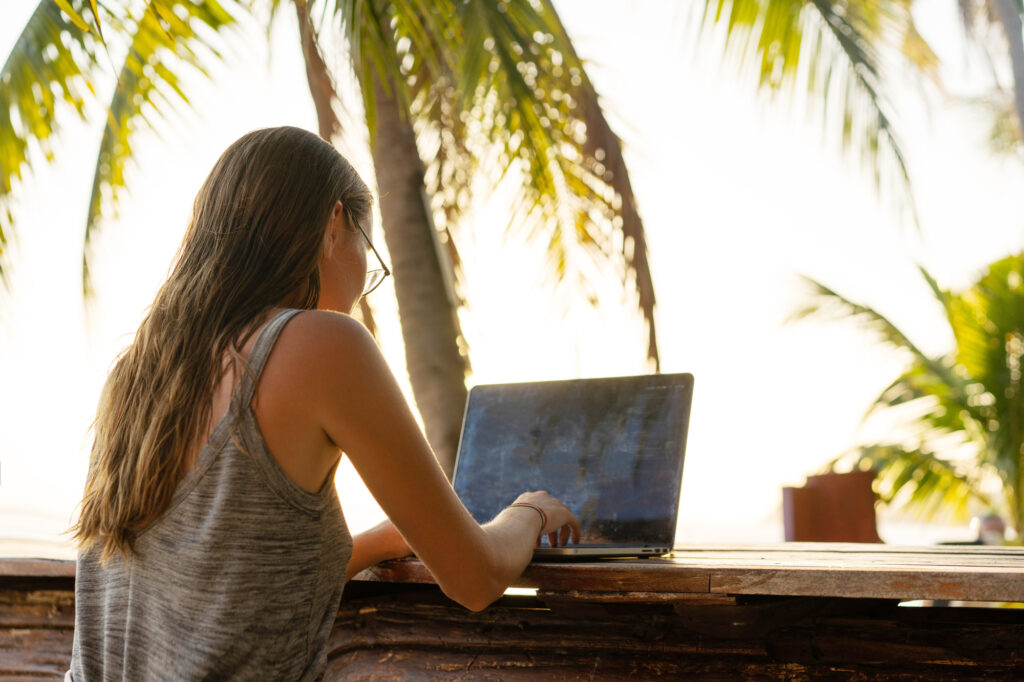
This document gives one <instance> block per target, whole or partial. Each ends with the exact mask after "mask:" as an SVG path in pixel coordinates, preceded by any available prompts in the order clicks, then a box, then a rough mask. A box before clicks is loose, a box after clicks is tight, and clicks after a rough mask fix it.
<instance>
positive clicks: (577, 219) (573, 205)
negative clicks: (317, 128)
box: [410, 0, 658, 366]
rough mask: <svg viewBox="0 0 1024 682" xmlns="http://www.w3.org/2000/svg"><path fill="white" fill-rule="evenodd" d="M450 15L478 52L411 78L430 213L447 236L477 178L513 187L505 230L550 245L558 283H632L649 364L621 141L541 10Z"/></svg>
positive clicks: (648, 293)
mask: <svg viewBox="0 0 1024 682" xmlns="http://www.w3.org/2000/svg"><path fill="white" fill-rule="evenodd" d="M458 10H459V12H458V14H457V16H456V24H457V30H458V32H459V35H460V36H461V37H462V43H463V44H464V45H472V46H476V47H474V49H466V48H462V49H461V50H460V51H459V52H458V53H457V54H455V55H454V58H455V63H454V65H453V66H450V67H449V68H446V70H444V71H441V72H434V71H432V68H434V67H433V66H432V65H428V64H426V62H425V60H424V59H421V58H418V57H417V58H416V59H413V60H412V64H413V69H414V71H413V72H411V73H410V76H411V77H412V78H413V79H414V80H415V81H416V83H418V84H420V87H419V88H418V89H417V90H416V92H415V94H416V96H415V99H414V102H413V106H412V111H413V115H414V118H415V120H416V126H417V133H418V139H419V142H420V145H421V154H422V156H423V157H424V158H425V159H426V160H427V180H428V190H430V191H431V192H436V193H437V194H438V196H436V197H435V199H434V204H433V208H434V210H435V213H439V214H441V217H442V219H443V221H444V225H445V226H446V229H451V228H452V227H454V226H455V225H456V223H457V221H458V220H459V218H460V216H461V214H462V211H463V210H464V209H465V208H467V207H468V206H469V205H470V203H471V201H472V197H473V196H474V195H475V194H478V192H479V190H480V189H481V188H480V187H478V186H476V183H478V182H479V177H480V171H484V174H485V175H486V176H487V177H488V180H489V182H490V183H491V186H492V187H497V186H498V185H501V184H502V183H504V182H506V181H511V182H515V183H516V185H515V186H516V195H515V197H514V198H513V199H512V207H511V208H512V210H511V211H510V212H509V222H508V225H507V228H506V229H509V230H511V231H518V232H520V233H523V234H525V235H526V236H527V237H528V238H529V239H532V240H538V241H541V242H543V243H545V244H548V245H549V249H548V251H547V256H546V263H545V266H546V270H547V271H548V273H550V275H551V276H552V277H553V278H554V279H556V280H562V279H566V278H568V279H571V281H572V283H573V285H580V286H581V287H582V288H583V289H593V281H596V280H597V279H598V278H600V277H602V276H604V271H605V270H606V269H607V268H608V265H609V264H612V265H613V266H614V267H615V268H616V269H617V270H619V271H620V272H621V274H622V276H623V277H626V278H628V277H630V276H631V275H633V274H635V281H636V287H637V292H638V295H639V303H640V308H641V311H642V312H643V314H644V317H645V321H646V322H647V324H648V339H649V341H648V356H649V357H650V359H651V360H652V361H653V363H654V364H655V366H657V364H658V352H657V335H656V328H655V325H654V306H655V296H654V287H653V281H652V278H651V274H650V266H649V262H648V253H647V244H646V235H645V233H644V230H643V224H642V221H641V220H640V217H639V213H638V211H637V207H636V201H635V198H634V196H633V191H632V187H631V185H630V183H629V175H628V172H627V170H626V168H625V164H624V163H623V160H622V151H621V143H620V141H619V139H618V138H617V137H616V136H615V135H614V133H613V132H612V131H611V128H610V126H609V125H608V123H607V121H606V120H605V118H604V115H603V113H602V112H601V109H600V105H599V102H598V98H597V94H596V92H595V91H594V89H593V85H592V84H591V83H590V81H589V79H588V78H587V76H586V72H585V70H584V67H583V64H582V63H581V62H580V60H579V58H578V56H577V55H576V53H575V52H574V50H573V49H572V45H571V43H570V41H569V38H568V36H567V35H566V33H565V29H564V27H562V25H561V23H560V20H559V18H558V15H557V14H556V13H554V10H553V7H551V5H550V3H547V2H542V3H541V4H540V7H539V8H535V7H532V6H529V5H526V4H521V3H501V4H500V6H495V5H494V4H493V3H488V2H481V1H479V0H475V1H473V2H466V3H462V4H461V5H459V6H458ZM448 62H449V60H438V65H440V66H442V67H448ZM581 254H582V255H585V258H580V257H579V255H581ZM596 298H597V297H596V296H590V297H589V299H590V300H595V301H596Z"/></svg>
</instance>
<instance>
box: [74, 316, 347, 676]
mask: <svg viewBox="0 0 1024 682" xmlns="http://www.w3.org/2000/svg"><path fill="white" fill-rule="evenodd" d="M298 312H300V311H298V310H286V311H283V312H282V313H280V314H278V315H276V316H275V317H274V318H273V319H272V320H271V321H270V322H269V323H267V324H266V325H264V328H263V330H262V331H261V332H260V334H259V336H258V338H257V340H256V343H255V345H254V346H253V349H252V352H251V354H250V356H249V367H250V368H251V370H252V378H250V377H249V376H247V375H246V374H245V373H243V376H242V378H241V380H240V381H239V383H238V386H237V388H236V389H235V394H234V395H233V396H232V400H231V406H230V407H229V408H228V412H227V414H226V415H225V416H224V418H223V419H222V420H221V422H220V423H219V424H218V425H217V426H216V428H215V429H214V431H213V434H212V435H211V436H210V439H209V441H208V442H207V443H206V445H205V446H204V447H203V449H202V450H201V451H200V453H199V455H198V457H197V461H196V466H194V467H192V469H191V470H190V471H189V473H188V474H187V475H186V476H185V478H184V479H183V480H182V481H181V483H180V484H179V486H178V489H177V491H176V492H175V495H174V497H173V499H172V501H171V504H170V506H169V507H168V509H167V511H166V512H165V513H164V514H163V515H162V516H161V517H160V518H159V519H158V520H157V521H155V522H154V523H153V524H152V525H151V526H150V527H149V528H147V529H146V530H145V531H143V533H142V534H141V535H139V537H138V541H137V543H136V548H137V552H138V555H137V556H136V557H134V558H133V559H131V560H130V561H128V562H126V563H125V562H122V561H121V559H120V558H114V559H112V560H111V561H110V562H109V564H108V565H107V566H105V567H104V566H102V565H101V564H100V562H99V559H98V552H96V551H93V550H90V551H88V552H84V553H80V554H79V557H78V573H77V577H76V582H75V638H74V649H73V653H72V658H71V672H72V676H73V678H74V680H75V682H92V680H199V679H203V680H222V679H245V680H270V679H274V680H315V679H318V678H319V677H321V676H322V675H323V672H324V669H325V667H326V664H327V652H326V645H327V636H328V635H329V634H330V631H331V627H332V625H333V623H334V618H335V614H336V613H337V611H338V605H339V602H340V600H341V591H342V588H343V587H344V584H345V571H346V568H347V565H348V561H349V558H350V557H351V555H352V539H351V536H350V535H349V532H348V528H347V527H346V525H345V519H344V517H343V516H342V512H341V505H340V504H339V502H338V494H337V491H336V490H335V487H334V475H333V474H334V472H333V471H332V472H331V475H329V476H328V477H327V481H326V482H325V483H324V486H323V488H321V490H320V491H319V492H316V493H310V492H307V491H305V490H303V489H302V488H300V487H299V486H298V485H296V484H295V483H294V482H293V481H292V480H291V479H290V478H288V476H287V475H286V474H285V473H284V472H283V471H281V469H280V467H278V465H277V462H276V461H275V460H274V458H273V456H272V455H271V454H270V452H269V451H268V450H267V445H266V443H265V442H264V440H263V436H262V435H261V434H260V430H259V427H258V426H257V424H256V418H255V415H254V414H253V412H252V409H251V408H250V407H249V403H250V401H251V400H252V396H253V393H254V391H255V388H256V383H257V382H258V380H259V377H260V374H261V373H262V371H263V366H264V365H265V364H266V361H267V357H268V356H269V355H270V351H271V349H272V348H273V346H274V342H275V341H276V340H277V336H278V334H280V332H281V329H282V328H283V327H284V325H285V324H286V323H287V322H288V320H290V319H291V318H292V317H293V316H294V315H295V314H296V313H298Z"/></svg>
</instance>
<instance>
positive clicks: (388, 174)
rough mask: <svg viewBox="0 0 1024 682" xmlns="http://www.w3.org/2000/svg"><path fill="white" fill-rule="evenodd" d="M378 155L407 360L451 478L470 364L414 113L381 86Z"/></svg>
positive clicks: (374, 138) (374, 148)
mask: <svg viewBox="0 0 1024 682" xmlns="http://www.w3.org/2000/svg"><path fill="white" fill-rule="evenodd" d="M374 85H375V87H374V96H375V99H376V114H375V116H374V122H373V124H374V129H373V131H372V133H373V134H372V135H371V138H370V139H371V152H372V154H373V164H374V168H375V169H376V172H377V189H378V192H379V193H380V213H381V220H382V221H383V223H384V239H385V241H386V242H387V245H388V252H389V254H390V256H391V261H392V266H391V268H392V270H393V271H394V276H395V295H396V297H397V298H398V314H399V318H400V321H401V324H402V337H403V339H404V340H405V360H406V365H407V367H408V370H409V379H410V381H411V383H412V390H413V396H414V398H415V400H416V405H417V407H418V408H419V411H420V415H421V416H422V417H423V426H424V428H425V429H426V433H427V440H429V441H430V445H431V447H433V449H434V453H435V454H436V455H437V459H438V461H439V462H440V464H441V468H442V469H444V471H445V474H446V475H447V476H448V477H449V478H451V475H452V472H453V470H454V466H455V453H456V450H457V448H458V444H459V434H460V432H461V430H462V415H463V412H464V410H465V406H466V372H467V368H468V363H467V359H466V357H465V355H463V353H462V352H460V343H459V341H460V339H461V336H462V335H461V330H460V328H459V322H458V318H457V316H456V306H455V301H454V299H453V296H452V294H451V292H450V291H449V287H448V285H447V283H446V280H445V278H444V274H443V272H442V269H441V264H440V255H439V248H440V245H439V243H438V238H437V232H436V230H435V228H434V224H433V220H432V218H431V215H430V210H429V208H428V206H427V202H426V197H425V195H424V178H423V162H422V160H421V159H420V156H419V151H418V149H417V148H416V135H415V132H414V130H413V127H412V124H411V123H410V118H409V115H408V112H407V111H405V110H404V108H403V107H402V106H401V105H400V104H399V102H398V101H397V100H396V99H395V97H394V96H393V95H392V94H391V93H392V92H394V88H387V87H385V86H384V85H383V84H382V83H380V82H379V80H377V78H376V77H375V79H374Z"/></svg>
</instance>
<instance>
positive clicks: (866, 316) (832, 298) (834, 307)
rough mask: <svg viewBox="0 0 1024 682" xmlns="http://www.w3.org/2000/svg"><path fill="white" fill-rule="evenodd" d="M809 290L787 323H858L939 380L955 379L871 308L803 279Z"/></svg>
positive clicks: (817, 283)
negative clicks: (821, 319)
mask: <svg viewBox="0 0 1024 682" xmlns="http://www.w3.org/2000/svg"><path fill="white" fill-rule="evenodd" d="M801 279H802V281H803V283H804V284H805V285H806V287H807V289H808V293H807V295H806V296H805V297H804V299H805V300H806V303H805V304H803V305H802V306H801V307H799V308H797V309H796V310H794V311H793V312H792V313H791V314H790V315H789V318H788V320H787V321H788V322H797V321H800V320H803V319H807V318H810V317H826V318H833V319H835V318H839V317H842V318H845V319H850V320H855V321H857V322H858V323H859V324H860V325H861V326H862V327H864V328H865V329H867V330H869V331H871V332H872V333H874V334H875V335H876V336H877V337H878V338H879V340H881V341H882V342H883V343H885V344H886V345H889V346H891V347H893V348H897V349H902V350H906V351H908V352H909V353H910V354H911V355H912V356H913V357H914V359H915V361H918V362H921V363H922V364H923V365H924V366H926V367H928V368H929V369H931V370H932V371H933V372H934V373H935V374H936V375H938V376H949V378H950V381H951V383H952V381H953V377H952V376H951V375H950V374H949V372H950V370H949V368H947V367H943V366H941V365H940V364H939V363H937V362H935V361H934V360H933V359H932V358H930V357H928V356H927V355H926V354H925V353H924V352H922V351H921V349H920V348H918V347H917V345H915V344H914V342H913V341H911V340H910V339H909V338H907V336H906V335H905V334H904V333H903V332H902V331H901V330H900V329H899V328H898V327H897V326H896V325H894V324H893V323H892V322H890V321H889V320H888V319H887V318H886V317H885V316H884V315H882V314H881V313H879V312H878V311H877V310H875V309H874V308H871V307H870V306H867V305H863V304H860V303H856V302H854V301H851V300H850V299H848V298H846V297H845V296H843V295H842V294H840V293H838V292H836V291H833V290H832V289H830V288H829V287H827V286H825V285H824V284H822V283H820V282H818V281H816V280H814V279H812V278H810V277H806V276H802V277H801Z"/></svg>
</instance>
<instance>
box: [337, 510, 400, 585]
mask: <svg viewBox="0 0 1024 682" xmlns="http://www.w3.org/2000/svg"><path fill="white" fill-rule="evenodd" d="M410 554H412V550H411V549H410V548H409V543H408V542H406V541H405V538H403V537H402V534H401V533H399V532H398V529H397V528H395V524H393V523H391V521H389V520H384V521H383V522H381V523H379V524H377V525H376V526H374V527H373V528H371V529H370V530H367V531H363V532H362V533H359V534H358V535H356V536H355V537H354V538H352V557H351V558H350V559H349V562H348V578H347V580H351V579H352V577H353V576H354V575H356V574H357V573H359V572H360V571H362V570H363V569H364V568H369V567H370V566H375V565H377V564H379V563H380V562H382V561H387V560H388V559H398V558H400V557H404V556H408V555H410Z"/></svg>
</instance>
